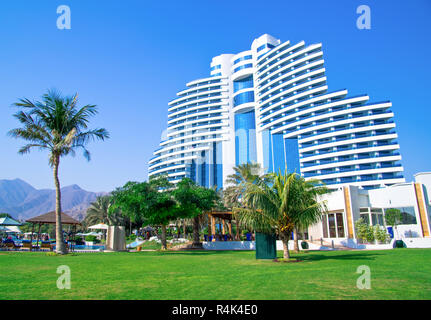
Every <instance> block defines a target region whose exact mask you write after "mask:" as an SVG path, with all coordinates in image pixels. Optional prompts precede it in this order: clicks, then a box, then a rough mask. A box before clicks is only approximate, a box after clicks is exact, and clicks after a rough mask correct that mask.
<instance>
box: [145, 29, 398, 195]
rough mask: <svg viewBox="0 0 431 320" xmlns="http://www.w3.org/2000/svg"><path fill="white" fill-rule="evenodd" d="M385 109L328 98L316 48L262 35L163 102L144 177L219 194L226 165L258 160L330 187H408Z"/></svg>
mask: <svg viewBox="0 0 431 320" xmlns="http://www.w3.org/2000/svg"><path fill="white" fill-rule="evenodd" d="M390 108H391V102H390V101H382V102H370V101H369V97H368V95H366V94H364V95H360V96H348V91H347V90H346V89H342V90H337V91H329V90H328V86H327V83H326V75H325V67H324V59H323V51H322V44H320V43H318V44H311V45H307V44H305V42H304V41H301V42H299V43H296V44H291V43H290V42H289V41H286V42H281V41H280V40H278V39H276V38H274V37H272V36H270V35H267V34H265V35H262V36H261V37H259V38H257V39H255V40H254V41H253V42H252V44H251V48H250V49H249V50H246V51H243V52H240V53H237V54H222V55H219V56H216V57H214V58H213V59H212V61H211V65H210V76H209V77H206V78H202V79H197V80H194V81H191V82H189V83H187V88H186V89H184V90H181V91H179V92H178V93H177V97H176V98H175V99H174V100H172V101H171V102H169V108H168V112H169V114H168V124H167V130H166V132H165V134H164V137H163V139H162V141H161V142H160V147H159V148H158V149H157V150H156V151H155V152H154V157H153V158H152V159H151V160H150V161H149V176H153V175H157V174H167V175H168V176H169V179H170V180H171V181H172V182H173V183H176V182H178V181H180V180H181V179H182V178H183V177H189V178H191V179H193V180H194V181H196V182H197V183H198V184H200V185H203V186H207V187H210V186H214V185H216V186H217V187H219V188H223V184H224V181H225V180H226V177H227V176H228V175H229V174H231V173H232V168H233V167H234V166H236V165H239V164H242V163H246V162H258V163H260V164H261V165H262V166H263V167H264V168H265V170H266V171H267V172H268V171H278V170H279V169H281V170H282V171H283V172H284V169H285V168H287V169H288V171H290V172H293V171H296V172H297V173H300V174H301V175H303V176H304V177H305V178H318V179H320V180H322V181H323V182H324V183H326V184H327V185H328V186H329V187H333V188H338V187H341V186H343V185H351V186H361V187H362V188H364V189H373V188H378V187H382V186H389V185H393V184H396V183H401V182H405V179H404V177H403V175H402V174H403V167H402V166H401V164H400V160H401V155H400V153H399V145H398V143H397V141H396V139H397V133H396V132H395V123H394V121H393V116H394V114H393V112H392V111H391V109H390Z"/></svg>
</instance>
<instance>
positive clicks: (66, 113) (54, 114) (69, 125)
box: [9, 90, 109, 254]
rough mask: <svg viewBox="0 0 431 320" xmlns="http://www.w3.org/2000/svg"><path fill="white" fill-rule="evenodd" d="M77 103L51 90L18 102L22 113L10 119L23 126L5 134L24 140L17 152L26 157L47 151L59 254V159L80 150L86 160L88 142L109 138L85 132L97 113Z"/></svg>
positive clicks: (103, 132) (105, 134)
mask: <svg viewBox="0 0 431 320" xmlns="http://www.w3.org/2000/svg"><path fill="white" fill-rule="evenodd" d="M77 104H78V95H77V94H75V95H73V96H62V95H61V94H60V93H59V92H57V91H54V90H49V91H48V92H47V93H46V94H44V95H43V96H42V101H36V102H32V101H30V100H29V99H26V98H24V99H20V100H19V102H17V103H15V104H14V105H15V106H17V107H19V108H21V109H22V110H20V111H18V112H17V113H15V114H14V117H15V118H16V119H18V121H19V122H20V123H21V124H22V125H23V127H21V128H16V129H13V130H10V131H9V135H10V136H12V137H14V138H22V139H24V140H26V141H28V144H26V145H25V146H23V147H22V148H20V149H19V151H18V153H20V154H26V153H28V152H30V150H32V149H34V148H36V149H39V150H48V152H49V165H50V166H51V168H52V169H53V175H54V183H55V191H56V197H55V214H56V251H57V253H59V254H65V253H67V248H66V246H65V245H64V242H63V232H62V225H61V191H60V181H59V179H58V168H59V165H60V158H61V157H64V156H67V155H72V156H74V155H75V153H76V151H77V149H82V150H83V154H84V157H85V158H86V159H87V160H90V152H89V151H88V150H87V149H86V145H87V144H88V142H90V141H92V140H95V139H100V140H104V139H107V138H109V133H108V132H107V131H106V129H93V130H87V129H88V122H89V119H90V117H92V116H94V115H96V114H97V108H96V106H95V105H86V106H83V107H81V108H78V106H77Z"/></svg>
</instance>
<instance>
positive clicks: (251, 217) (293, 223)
mask: <svg viewBox="0 0 431 320" xmlns="http://www.w3.org/2000/svg"><path fill="white" fill-rule="evenodd" d="M326 192H327V189H326V187H324V186H321V185H319V182H318V181H316V180H308V181H306V180H305V179H304V178H303V177H301V176H299V175H298V174H296V173H290V174H288V173H287V172H285V173H284V175H283V174H281V172H279V173H278V174H269V175H268V176H267V179H266V181H265V180H262V179H259V180H257V181H256V182H255V183H250V182H247V183H246V186H245V192H244V194H243V202H244V206H243V207H242V208H234V212H235V214H236V215H237V216H238V217H239V220H240V221H241V223H242V224H243V225H246V226H247V227H249V228H252V229H254V230H256V231H259V232H264V233H275V234H277V235H278V236H279V237H280V239H281V240H282V242H283V249H284V253H283V256H284V258H285V259H288V258H290V253H289V248H288V242H289V240H290V238H291V234H292V231H294V230H295V228H296V229H300V228H306V227H308V226H309V225H311V224H313V223H316V222H318V221H319V220H320V218H321V216H322V214H323V213H324V212H326V203H325V202H321V201H319V199H318V196H319V195H321V194H324V193H326Z"/></svg>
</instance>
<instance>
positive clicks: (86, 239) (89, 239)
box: [85, 235, 97, 242]
mask: <svg viewBox="0 0 431 320" xmlns="http://www.w3.org/2000/svg"><path fill="white" fill-rule="evenodd" d="M85 241H91V242H96V241H97V237H96V236H92V235H89V236H86V237H85Z"/></svg>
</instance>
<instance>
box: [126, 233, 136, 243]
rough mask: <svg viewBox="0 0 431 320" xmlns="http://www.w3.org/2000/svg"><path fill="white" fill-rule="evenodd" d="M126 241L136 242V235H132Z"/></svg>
mask: <svg viewBox="0 0 431 320" xmlns="http://www.w3.org/2000/svg"><path fill="white" fill-rule="evenodd" d="M126 239H127V240H132V241H135V240H136V235H135V234H133V233H132V234H130V235H128V236H127V238H126Z"/></svg>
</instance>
